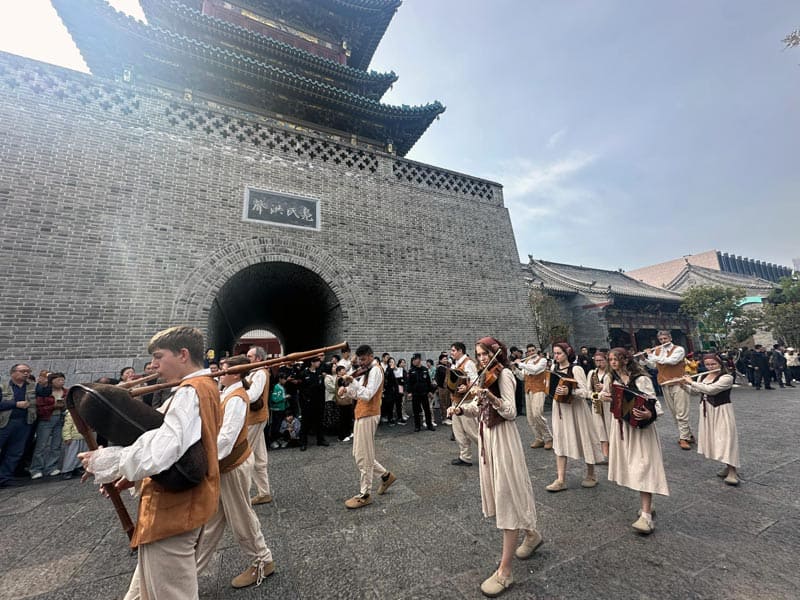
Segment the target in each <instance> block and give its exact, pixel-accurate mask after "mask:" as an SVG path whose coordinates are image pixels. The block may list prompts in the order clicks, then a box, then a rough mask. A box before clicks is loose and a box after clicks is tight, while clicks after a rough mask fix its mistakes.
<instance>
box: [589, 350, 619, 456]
mask: <svg viewBox="0 0 800 600" xmlns="http://www.w3.org/2000/svg"><path fill="white" fill-rule="evenodd" d="M594 364H595V368H594V369H592V370H591V371H589V373H588V375H587V376H586V378H587V380H588V382H589V390H590V392H591V399H592V406H591V411H592V423H594V428H595V430H596V431H597V437H598V438H600V448H601V449H602V451H603V458H605V462H608V433H609V431H611V423H612V421H613V420H614V418H613V417H612V416H611V410H609V406H608V405H607V404H605V403H603V401H602V400H601V399H600V392H602V391H603V390H604V389H605V388H606V387H607V386H608V385H610V384H611V373H610V372H609V370H608V355H607V354H606V353H605V352H603V351H601V350H598V351H597V352H595V354H594ZM607 380H608V381H607Z"/></svg>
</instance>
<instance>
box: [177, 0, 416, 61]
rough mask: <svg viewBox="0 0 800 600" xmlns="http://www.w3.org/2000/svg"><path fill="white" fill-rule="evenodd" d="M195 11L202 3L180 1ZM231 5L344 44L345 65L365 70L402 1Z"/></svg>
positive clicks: (259, 0)
mask: <svg viewBox="0 0 800 600" xmlns="http://www.w3.org/2000/svg"><path fill="white" fill-rule="evenodd" d="M183 2H184V4H187V5H190V6H192V7H194V8H197V9H198V10H199V9H200V7H201V6H202V3H203V2H202V0H183ZM232 4H236V5H238V6H241V7H242V8H247V9H250V10H252V11H253V12H255V13H258V14H261V15H264V16H272V17H275V18H278V19H280V20H281V21H283V22H286V23H291V24H294V25H297V26H299V27H302V28H305V29H307V30H308V31H315V32H318V33H327V35H328V37H329V38H330V39H331V41H336V42H341V41H346V42H347V46H348V49H349V50H350V58H349V60H348V64H349V65H350V66H351V67H353V68H355V69H362V70H363V69H366V68H367V67H369V63H370V61H371V60H372V56H373V55H374V54H375V50H376V49H377V47H378V44H379V43H380V41H381V39H382V38H383V34H384V33H385V32H386V28H387V27H388V26H389V23H390V22H391V20H392V17H394V13H395V11H397V9H398V8H399V7H400V5H401V4H402V0H234V1H233V2H232Z"/></svg>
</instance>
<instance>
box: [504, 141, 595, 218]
mask: <svg viewBox="0 0 800 600" xmlns="http://www.w3.org/2000/svg"><path fill="white" fill-rule="evenodd" d="M595 160H597V156H596V155H594V154H588V153H574V154H572V155H570V156H567V157H564V158H560V159H557V160H554V161H548V162H533V161H531V160H529V159H515V160H512V161H508V162H507V163H505V164H504V165H503V166H501V168H500V169H498V175H497V176H496V180H497V181H499V182H500V183H502V184H503V196H504V198H505V200H506V205H507V206H508V208H509V210H510V211H511V213H512V215H513V217H512V218H513V219H514V221H517V222H518V223H520V224H524V223H525V222H527V221H530V220H532V219H536V218H540V217H544V216H548V215H551V214H553V213H555V212H563V211H564V210H565V209H566V208H568V207H570V206H573V205H575V204H577V203H579V202H583V201H586V200H589V199H591V198H593V197H594V196H595V194H594V192H593V191H592V190H591V189H589V188H586V187H584V186H583V185H582V184H581V183H580V182H579V181H576V179H578V178H579V177H580V175H581V174H582V171H583V170H584V169H586V168H587V167H588V166H589V165H591V164H592V163H594V162H595ZM577 216H578V215H576V217H577Z"/></svg>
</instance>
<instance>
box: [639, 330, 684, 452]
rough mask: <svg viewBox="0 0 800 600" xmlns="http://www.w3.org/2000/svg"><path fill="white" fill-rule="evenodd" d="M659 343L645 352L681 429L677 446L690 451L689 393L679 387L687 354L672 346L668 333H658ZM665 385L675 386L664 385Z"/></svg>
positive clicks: (681, 349)
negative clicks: (656, 372)
mask: <svg viewBox="0 0 800 600" xmlns="http://www.w3.org/2000/svg"><path fill="white" fill-rule="evenodd" d="M658 343H659V344H661V345H660V346H657V347H655V348H652V349H650V350H649V351H646V352H645V354H646V360H647V366H649V367H650V368H651V369H658V378H657V380H658V384H659V385H660V386H661V390H662V392H663V393H664V402H666V403H667V408H669V411H670V412H671V413H672V416H673V418H674V419H675V424H676V425H677V426H678V434H679V439H678V445H679V446H680V447H681V449H682V450H691V449H692V446H691V443H692V442H694V435H692V428H691V426H690V425H689V392H687V391H686V390H685V389H684V388H683V386H682V385H680V381H681V378H682V377H683V376H684V375H685V374H686V350H684V349H683V346H677V345H675V344H673V343H672V334H671V333H670V332H669V331H666V330H662V331H659V332H658ZM666 381H672V383H667V384H666V385H665V384H664V382H666Z"/></svg>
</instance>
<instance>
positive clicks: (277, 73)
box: [52, 0, 445, 156]
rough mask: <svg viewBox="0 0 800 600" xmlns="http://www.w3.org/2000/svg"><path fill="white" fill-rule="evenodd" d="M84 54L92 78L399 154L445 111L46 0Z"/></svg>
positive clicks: (76, 1)
mask: <svg viewBox="0 0 800 600" xmlns="http://www.w3.org/2000/svg"><path fill="white" fill-rule="evenodd" d="M52 3H53V5H54V6H55V8H56V10H57V11H58V13H59V15H60V16H61V19H62V20H63V21H64V24H65V25H66V26H67V29H68V30H69V31H70V34H71V35H72V36H73V37H74V38H75V41H76V43H77V44H78V46H79V49H80V51H81V54H82V55H83V58H84V60H85V61H86V63H87V64H88V65H89V68H90V69H91V71H92V73H93V74H94V75H97V76H101V77H107V78H115V77H120V75H121V74H122V72H123V70H124V69H126V68H130V67H133V70H134V73H135V76H136V77H142V78H143V79H145V80H151V81H155V82H157V83H159V84H163V85H166V86H171V87H174V88H177V89H190V90H192V91H193V92H197V93H202V94H206V95H209V96H212V97H215V98H220V99H230V100H233V101H234V102H238V103H242V104H246V105H248V106H251V107H255V108H257V109H262V110H266V111H268V112H270V113H272V114H275V115H277V116H278V117H280V118H286V119H296V120H298V121H303V122H306V123H313V124H316V125H318V126H321V127H323V128H330V129H333V130H336V131H341V132H344V133H347V134H356V135H358V136H359V137H360V138H362V139H364V138H366V139H367V140H373V141H374V142H375V143H376V144H378V145H381V146H382V145H384V144H385V143H386V142H387V141H389V140H391V141H392V143H393V144H394V148H395V149H396V152H397V154H399V155H400V156H404V155H405V154H406V153H407V152H408V151H409V150H410V149H411V147H412V146H413V145H414V143H416V141H417V139H419V137H420V136H421V135H422V134H423V133H424V132H425V130H426V129H427V128H428V126H429V125H430V123H431V122H432V121H433V119H435V118H436V117H437V116H438V115H439V114H441V113H442V112H444V110H445V109H444V106H442V105H441V104H440V103H439V102H433V103H431V104H427V105H424V106H407V105H403V106H392V105H387V104H382V103H380V102H378V101H376V100H373V99H371V98H368V97H366V96H363V95H361V94H356V93H353V92H350V91H348V90H345V89H342V88H339V87H335V86H331V85H329V84H327V83H324V82H321V81H317V80H314V79H311V78H308V77H303V76H301V75H298V74H297V73H295V72H293V71H289V70H286V69H281V68H278V67H275V66H272V65H269V64H267V63H264V62H262V61H259V60H256V59H254V58H252V57H250V56H245V55H243V54H240V53H237V52H233V51H230V50H226V49H224V48H220V47H218V46H213V45H210V44H207V43H204V42H201V41H198V40H194V39H191V38H188V37H186V36H183V35H180V34H177V33H172V32H170V31H167V30H165V29H162V28H160V27H158V26H151V25H145V24H144V23H142V22H140V21H137V20H136V19H134V18H133V17H129V16H126V15H124V14H122V13H120V12H117V11H116V10H114V9H113V8H111V7H110V6H109V5H108V4H107V3H106V2H105V1H104V0H52Z"/></svg>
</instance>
